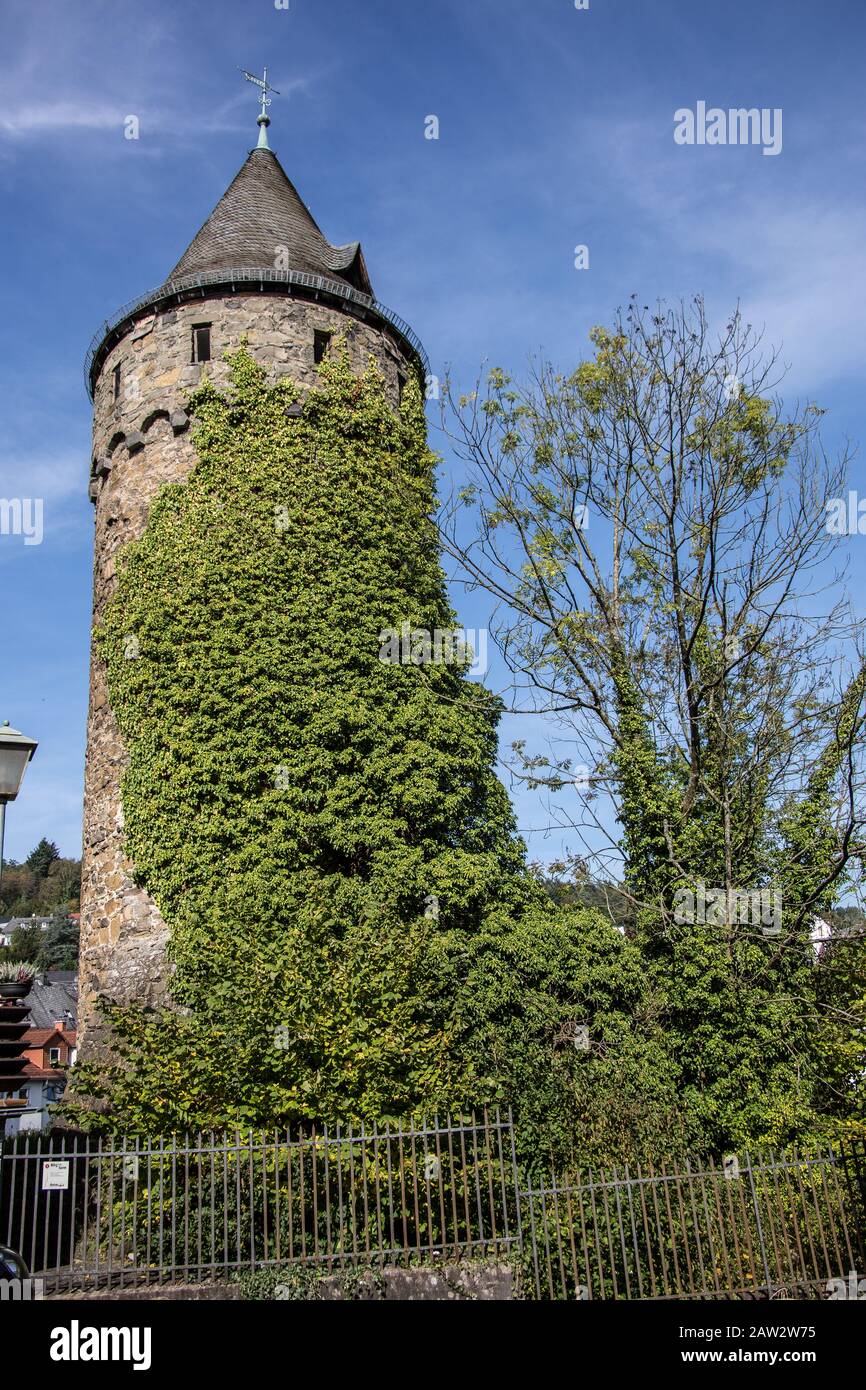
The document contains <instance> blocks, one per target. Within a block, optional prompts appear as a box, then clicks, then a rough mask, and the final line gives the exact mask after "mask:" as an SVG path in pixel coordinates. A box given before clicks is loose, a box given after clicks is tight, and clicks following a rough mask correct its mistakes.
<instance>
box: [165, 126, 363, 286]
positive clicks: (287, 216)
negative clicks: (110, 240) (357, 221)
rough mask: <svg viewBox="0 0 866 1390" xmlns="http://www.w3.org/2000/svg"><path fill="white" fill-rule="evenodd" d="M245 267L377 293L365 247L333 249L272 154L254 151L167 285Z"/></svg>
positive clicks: (189, 247) (263, 150)
mask: <svg viewBox="0 0 866 1390" xmlns="http://www.w3.org/2000/svg"><path fill="white" fill-rule="evenodd" d="M241 266H244V267H255V268H256V269H263V268H266V267H267V268H271V269H273V268H275V267H276V268H278V269H284V270H285V269H287V270H298V271H303V272H306V273H307V274H309V275H319V276H323V277H324V278H325V279H328V280H345V281H346V282H347V283H348V284H350V285H352V286H354V288H355V289H357V290H361V291H362V293H364V294H369V295H372V293H373V290H372V286H371V285H370V279H369V276H368V275H367V267H366V266H365V264H364V257H363V254H362V251H361V245H360V242H357V241H355V242H352V243H351V244H350V245H348V246H332V245H331V243H330V242H329V241H328V239H327V238H326V237H325V236H324V234H323V233H322V231H321V230H320V228H319V226H318V224H317V223H316V221H315V219H314V218H313V216H312V214H311V213H310V211H309V209H308V208H307V207H306V205H305V204H304V203H303V202H302V200H301V198H300V196H299V194H298V191H297V189H296V188H295V186H294V184H293V183H292V181H291V179H290V178H289V177H288V175H287V174H286V172H285V170H284V169H283V166H282V165H281V164H280V161H279V160H278V159H277V157H276V155H275V154H274V153H273V151H272V150H268V149H255V150H252V151H251V153H250V154H249V155H248V157H247V159H246V161H245V162H244V163H243V164H242V165H241V167H240V169H239V170H238V172H237V174H236V175H235V177H234V179H233V180H232V182H231V183H230V184H229V186H228V188H227V189H226V191H225V193H224V194H223V196H222V197H221V198H220V200H219V202H218V203H217V205H216V207H215V208H214V210H213V212H212V213H211V215H210V217H209V218H208V219H207V221H206V222H205V224H204V226H203V227H202V228H201V229H200V231H199V232H197V233H196V235H195V237H194V238H193V240H192V241H191V242H190V244H189V246H188V247H187V249H186V251H184V253H183V255H182V256H181V258H180V260H179V261H178V263H177V265H176V266H175V267H174V269H173V270H172V272H171V274H170V275H169V276H168V280H167V282H166V283H169V282H170V281H172V280H177V279H180V278H181V277H182V276H187V275H202V274H208V273H211V272H213V271H220V270H230V269H233V268H239V267H241Z"/></svg>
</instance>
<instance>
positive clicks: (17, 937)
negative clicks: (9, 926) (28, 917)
mask: <svg viewBox="0 0 866 1390" xmlns="http://www.w3.org/2000/svg"><path fill="white" fill-rule="evenodd" d="M43 935H44V933H43V931H42V928H41V927H35V926H34V927H31V926H19V927H16V928H15V930H14V931H13V933H12V936H11V938H10V941H9V946H8V948H7V954H6V955H5V956H4V960H25V961H30V960H32V961H35V960H36V958H37V956H38V954H39V950H40V948H41V946H42V937H43Z"/></svg>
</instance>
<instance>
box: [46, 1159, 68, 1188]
mask: <svg viewBox="0 0 866 1390" xmlns="http://www.w3.org/2000/svg"><path fill="white" fill-rule="evenodd" d="M68 1187H69V1164H68V1163H61V1162H58V1161H56V1160H55V1162H53V1163H51V1162H49V1163H43V1165H42V1191H43V1192H65V1191H66V1189H67V1188H68Z"/></svg>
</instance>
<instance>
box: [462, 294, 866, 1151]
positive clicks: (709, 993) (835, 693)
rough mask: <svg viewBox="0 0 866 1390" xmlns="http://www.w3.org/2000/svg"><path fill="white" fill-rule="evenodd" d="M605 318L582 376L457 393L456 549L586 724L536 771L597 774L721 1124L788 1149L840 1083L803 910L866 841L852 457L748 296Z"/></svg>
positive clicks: (535, 686)
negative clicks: (841, 546)
mask: <svg viewBox="0 0 866 1390" xmlns="http://www.w3.org/2000/svg"><path fill="white" fill-rule="evenodd" d="M591 336H592V341H593V346H594V355H593V356H592V357H591V358H590V359H589V360H587V361H584V362H582V363H580V364H579V366H578V367H577V368H576V369H575V370H574V371H573V372H572V373H570V374H569V375H567V376H562V375H560V374H559V373H557V372H556V371H554V370H553V368H551V367H549V366H547V365H542V367H541V368H540V369H539V370H538V371H537V372H536V373H535V375H534V377H533V379H532V380H531V381H530V382H529V383H528V384H526V385H521V384H516V383H515V382H514V381H512V380H511V379H510V378H509V377H507V376H506V375H505V374H504V373H503V372H501V371H499V370H496V371H494V372H492V373H491V374H490V376H489V378H488V381H487V384H486V387H485V386H483V385H482V384H481V383H479V387H478V390H477V391H475V392H474V393H473V394H472V395H471V396H469V397H466V398H464V399H463V400H459V401H455V400H454V399H453V397H452V398H451V401H450V405H451V407H452V413H451V416H450V419H451V422H452V424H451V430H452V435H453V437H454V439H455V441H456V445H457V448H458V452H459V453H460V454H461V455H462V457H463V458H464V459H465V461H466V463H467V466H468V476H467V479H466V484H465V486H463V487H462V488H461V490H460V492H459V495H458V496H457V498H456V499H455V500H454V503H453V505H452V506H450V507H449V508H448V509H446V511H445V512H444V514H443V520H442V527H443V535H444V538H445V544H446V548H447V549H448V550H449V552H450V553H451V554H452V556H454V557H456V559H457V560H458V562H459V563H460V565H461V566H462V569H463V574H464V576H465V578H466V580H467V582H469V583H471V584H473V585H481V586H484V587H485V588H487V589H488V590H489V592H490V593H491V594H492V595H493V596H494V597H495V599H496V600H497V603H498V605H499V610H498V611H499V612H500V613H501V615H502V616H501V620H500V626H499V631H498V634H497V635H498V637H499V640H500V646H501V649H502V652H503V655H504V657H505V660H506V661H507V662H508V664H509V665H510V667H511V669H512V671H513V672H514V674H515V676H516V678H517V680H518V682H519V683H520V684H522V685H524V686H525V688H526V690H527V691H528V693H529V694H530V696H531V697H532V699H533V702H534V705H535V707H536V708H537V709H539V710H540V711H544V712H547V713H550V714H552V715H553V716H554V717H555V718H556V719H557V720H559V721H561V722H562V724H563V725H564V726H565V729H566V730H567V734H568V737H569V738H570V739H571V741H572V744H573V748H574V756H572V757H571V758H567V759H560V758H556V757H551V758H543V757H531V758H530V757H525V756H524V757H523V759H522V764H521V766H522V775H523V776H524V777H525V778H526V780H527V781H528V782H529V783H530V784H531V785H536V786H539V785H541V786H546V787H547V788H548V789H549V791H550V793H551V794H552V795H553V794H557V793H560V792H561V791H562V790H563V789H565V788H567V787H569V786H570V785H571V784H572V781H573V776H574V770H575V767H576V766H580V767H581V769H582V770H581V778H580V784H579V785H580V787H581V794H580V795H579V797H578V798H577V799H576V804H577V807H578V810H577V813H576V815H575V816H574V817H571V818H570V820H569V823H570V824H571V826H572V829H573V830H574V832H575V834H576V835H577V836H578V853H579V854H580V856H581V858H582V859H583V862H584V863H585V864H586V865H587V868H588V871H589V873H590V874H591V875H592V877H593V880H594V881H596V882H603V881H604V880H605V879H610V878H611V877H612V876H613V875H614V874H615V875H616V877H617V879H618V881H619V882H618V887H619V889H620V890H621V891H623V892H625V893H626V894H627V895H628V897H629V899H630V901H631V905H632V911H633V917H634V924H635V932H636V938H637V940H638V942H639V945H640V948H641V951H642V954H643V958H644V960H645V963H646V968H647V970H648V971H649V974H650V978H651V979H652V981H653V983H654V986H655V988H657V990H658V991H659V992H660V994H661V995H662V997H663V998H664V1001H665V1027H666V1030H667V1032H668V1033H669V1035H670V1040H671V1044H672V1046H673V1048H674V1051H675V1054H676V1057H677V1060H678V1063H679V1066H680V1075H679V1081H678V1085H679V1087H680V1093H681V1096H682V1098H683V1102H684V1104H685V1105H686V1107H687V1109H688V1110H689V1112H690V1113H693V1114H695V1115H697V1116H698V1117H699V1125H700V1128H701V1130H702V1132H703V1134H704V1135H705V1136H706V1138H707V1140H708V1141H709V1142H711V1143H712V1144H714V1145H722V1144H724V1143H728V1142H730V1143H734V1142H737V1143H738V1142H741V1141H742V1140H745V1139H752V1140H755V1139H772V1140H773V1141H776V1142H779V1141H782V1140H785V1139H789V1138H792V1137H794V1136H795V1135H797V1134H798V1133H802V1132H804V1129H806V1128H807V1127H808V1126H809V1125H810V1123H811V1122H812V1118H814V1106H815V1104H816V1103H819V1098H820V1096H821V1094H822V1086H823V1081H822V1076H823V1069H824V1066H825V1061H824V1060H823V1059H822V1058H821V1057H820V1056H819V1054H818V1051H817V1050H816V1047H815V1037H816V1029H817V1027H818V1023H819V1020H820V1017H821V1014H820V1010H819V1009H818V1005H817V1001H816V997H815V979H816V977H815V971H814V967H813V964H812V961H811V958H810V954H809V946H808V936H809V929H810V924H811V922H812V920H813V918H814V916H815V914H816V913H819V912H826V911H828V910H829V908H830V907H831V906H832V904H833V903H834V902H836V901H838V899H839V897H840V896H841V895H842V893H843V892H844V891H845V890H846V889H847V888H849V887H850V885H851V883H852V882H854V881H855V880H856V877H857V875H858V874H859V872H860V868H859V865H860V859H861V856H862V853H863V849H864V822H863V798H862V786H863V767H862V753H861V748H862V731H863V722H864V692H866V665H864V662H863V657H862V651H861V648H860V646H859V644H858V641H857V637H858V633H859V626H858V624H857V623H856V622H855V621H854V620H853V619H852V617H851V615H850V612H849V611H848V608H847V606H846V603H845V601H844V596H842V595H840V594H838V593H836V594H835V595H834V594H831V595H830V597H829V598H828V599H827V600H826V606H825V608H824V611H823V612H822V608H821V605H820V598H819V595H820V592H821V587H820V583H819V582H818V578H817V576H819V575H820V573H821V572H822V570H821V567H822V566H826V564H827V563H828V562H829V561H830V560H831V558H832V555H833V552H834V549H835V548H836V546H837V545H838V538H837V537H836V536H834V535H833V534H832V532H831V528H829V527H828V525H827V519H828V504H830V503H831V502H832V500H833V499H834V498H837V497H840V496H842V495H843V492H842V489H843V486H844V476H845V462H846V461H845V459H844V458H843V459H842V460H840V461H839V462H838V463H834V462H831V461H830V460H828V458H827V457H826V455H825V453H824V451H823V449H822V447H821V443H820V438H819V435H818V421H819V418H820V414H821V412H820V411H819V410H818V409H817V408H816V407H814V406H811V405H809V406H806V407H805V408H804V409H802V410H800V411H799V412H795V413H793V414H792V413H786V412H785V410H784V409H783V406H782V404H781V402H780V401H779V400H778V399H777V398H776V397H775V396H774V395H773V394H772V393H773V388H774V385H775V383H774V381H773V371H774V361H773V359H772V357H769V358H768V357H766V356H762V354H761V351H760V343H759V341H758V339H757V338H756V335H755V334H754V333H753V332H752V331H751V329H750V327H749V326H748V325H745V326H744V325H743V324H742V322H741V320H740V317H739V315H738V314H735V315H734V316H733V317H732V319H731V321H730V322H729V323H728V324H727V325H726V326H725V328H724V329H723V330H722V332H721V333H720V334H719V335H718V338H714V337H713V335H712V333H711V330H710V328H709V326H708V324H707V321H706V318H705V315H704V310H703V305H702V304H701V303H700V301H696V302H695V303H694V305H692V306H689V307H680V308H678V309H673V310H665V309H664V308H662V309H660V310H659V312H658V313H656V314H653V315H650V314H648V313H647V311H641V310H640V309H639V307H638V306H637V305H635V304H633V305H632V306H631V307H630V308H629V310H628V312H627V313H626V314H625V315H620V316H618V318H617V321H616V322H615V324H614V325H613V327H612V328H611V329H609V330H607V329H601V328H599V329H596V330H594V332H593V334H592V335H591ZM446 408H447V407H446ZM467 514H468V515H467ZM831 574H832V572H831ZM831 583H832V578H831ZM520 752H521V750H520V749H518V753H520ZM599 798H602V804H601V805H600V804H599ZM614 823H618V827H619V828H618V830H616V829H615V828H614ZM705 888H713V889H718V890H719V894H718V898H715V899H713V898H711V899H710V911H709V914H707V912H705V911H704V909H703V906H702V907H701V908H700V909H699V908H698V906H697V904H698V902H699V901H701V902H704V901H705V896H706V895H705V894H704V889H705ZM762 890H763V891H764V892H765V894H766V897H764V898H762V897H761V896H760V894H761V891H762ZM774 894H775V895H776V896H775V897H774V896H773V895H774ZM753 895H757V896H753ZM689 903H691V906H690V907H689ZM756 904H757V910H756V906H755V905H756ZM768 904H771V905H772V910H771V911H767V906H768ZM777 904H778V905H779V908H778V913H777V911H776V905H777ZM744 906H745V911H746V915H747V918H748V920H745V921H744V920H743V918H744V912H743V908H744ZM862 1060H863V1061H866V1057H863V1059H862Z"/></svg>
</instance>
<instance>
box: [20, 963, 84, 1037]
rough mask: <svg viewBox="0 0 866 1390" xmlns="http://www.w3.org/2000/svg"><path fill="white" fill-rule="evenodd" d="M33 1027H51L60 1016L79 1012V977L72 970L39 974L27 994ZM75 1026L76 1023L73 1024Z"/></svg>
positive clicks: (47, 971) (49, 971) (73, 1017)
mask: <svg viewBox="0 0 866 1390" xmlns="http://www.w3.org/2000/svg"><path fill="white" fill-rule="evenodd" d="M27 1007H28V1008H29V1010H30V1026H31V1028H49V1029H51V1030H52V1031H53V1026H54V1024H55V1023H56V1022H57V1020H58V1019H59V1018H63V1017H64V1015H65V1014H67V1013H70V1014H71V1015H72V1020H75V1018H76V1017H77V1014H78V979H77V977H76V975H75V973H74V971H71V970H46V971H45V972H44V973H43V974H40V975H37V976H36V979H35V980H34V981H33V987H32V989H31V990H30V993H29V994H28V996H27ZM72 1026H74V1023H73V1025H72Z"/></svg>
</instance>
